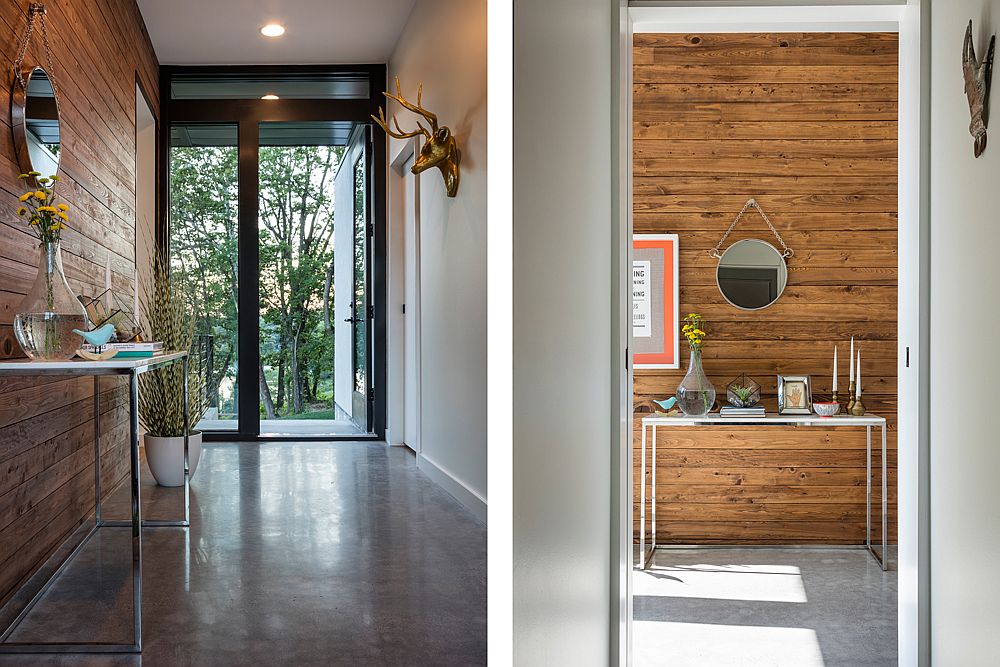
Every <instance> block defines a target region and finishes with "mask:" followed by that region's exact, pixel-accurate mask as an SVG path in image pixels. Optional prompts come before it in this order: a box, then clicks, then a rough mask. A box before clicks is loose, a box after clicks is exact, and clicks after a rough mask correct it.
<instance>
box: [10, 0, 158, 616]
mask: <svg viewBox="0 0 1000 667" xmlns="http://www.w3.org/2000/svg"><path fill="white" fill-rule="evenodd" d="M28 5H29V2H28V0H16V1H15V0H0V29H2V31H3V33H4V35H5V37H4V39H3V40H2V42H0V54H2V59H3V61H2V66H3V72H4V73H5V74H4V78H3V81H2V83H3V85H2V86H0V357H2V358H10V357H17V356H23V355H22V352H21V350H20V348H19V347H18V345H17V342H16V340H15V339H14V337H13V331H12V329H11V323H12V322H13V318H14V313H15V312H16V310H17V306H18V304H19V302H20V300H21V298H22V296H23V295H24V294H25V292H26V291H27V290H28V288H29V286H30V285H31V283H32V281H33V280H34V276H35V267H36V260H37V252H38V251H37V249H36V243H35V242H34V241H33V238H32V237H31V236H29V235H28V233H27V232H26V230H25V229H24V225H23V223H20V222H19V221H18V219H17V216H16V215H14V211H15V208H16V202H17V196H18V195H19V194H20V193H21V192H22V190H21V183H20V181H18V180H17V175H18V173H20V170H19V169H18V167H17V163H16V159H15V156H14V150H13V146H12V143H11V131H10V84H11V82H12V80H13V75H12V66H13V60H14V58H15V57H16V55H17V54H16V49H17V43H18V40H19V38H20V36H21V35H22V33H23V31H24V28H25V25H26V24H27V8H28ZM46 5H47V7H48V23H49V37H50V41H51V46H52V51H53V60H54V65H55V70H56V71H55V78H56V85H57V86H58V90H59V107H60V112H61V140H62V150H61V163H60V176H61V178H62V181H61V182H60V184H59V188H58V190H59V193H60V194H61V195H62V196H63V197H65V198H66V200H67V202H68V203H69V204H70V206H72V212H71V213H72V218H71V220H72V223H71V229H70V230H68V231H67V232H65V235H64V240H63V253H64V255H63V260H64V264H65V268H66V271H67V274H68V278H69V282H70V286H71V287H72V288H73V289H74V290H75V291H76V292H77V293H79V294H86V295H91V296H92V295H96V294H98V293H100V292H101V291H103V289H104V281H105V266H106V262H107V260H108V257H109V254H110V257H111V263H112V269H113V284H114V287H115V289H116V290H117V291H119V292H120V293H121V294H122V295H123V296H124V297H125V298H127V299H131V294H132V276H133V273H134V266H135V176H134V173H135V83H136V77H137V76H138V78H139V79H140V80H141V82H142V85H143V88H144V90H145V91H146V93H147V95H148V96H149V97H150V99H151V101H152V103H153V105H154V108H155V107H156V106H157V105H158V93H159V82H158V76H159V75H158V72H159V64H158V62H157V60H156V56H155V54H154V52H153V47H152V44H151V42H150V40H149V36H148V34H147V33H146V29H145V26H144V24H143V22H142V18H141V16H140V14H139V9H138V7H137V6H136V4H135V0H87V2H80V1H79V0H47V1H46ZM44 57H45V56H44V49H43V47H42V42H41V36H40V34H38V33H37V32H36V33H35V37H33V39H32V43H31V46H30V47H29V49H28V55H27V57H26V58H25V62H26V63H29V62H30V63H44ZM102 394H103V398H102V407H103V410H104V414H103V416H102V421H101V424H102V432H103V434H104V437H103V438H102V452H103V454H102V460H103V464H102V471H103V473H104V474H103V475H102V484H103V488H105V489H110V488H111V487H112V486H113V485H114V484H115V483H116V482H117V481H120V480H121V479H122V478H123V476H124V475H125V474H126V473H127V470H128V456H127V452H128V449H127V446H128V441H127V429H128V422H127V414H128V413H127V407H126V404H125V400H126V392H125V389H124V387H123V385H122V384H121V383H120V382H113V381H110V380H109V381H106V382H105V381H102ZM92 395H93V380H92V379H91V378H79V379H73V378H64V377H51V378H45V379H37V380H36V379H23V378H6V379H0V602H4V601H6V600H7V599H8V598H9V597H10V595H11V594H12V592H14V591H15V590H16V589H17V588H18V587H19V586H20V584H21V583H22V582H23V581H24V580H25V579H26V578H27V577H28V576H30V575H31V574H32V573H33V572H34V570H35V569H36V568H37V566H38V565H39V564H40V563H41V562H42V561H44V559H45V558H46V557H47V556H48V555H49V554H50V553H51V552H52V551H53V549H54V548H56V547H57V546H58V545H59V544H60V543H61V542H62V541H63V540H64V539H65V538H66V537H67V536H68V535H69V534H70V533H71V532H72V531H73V530H74V529H75V528H76V527H77V526H78V525H80V523H81V522H82V520H83V519H84V518H85V517H86V516H87V515H88V514H89V513H90V512H92V510H93V506H94V450H93V447H94V435H93V434H94V422H93V418H94V415H93V412H94V408H93V399H92Z"/></svg>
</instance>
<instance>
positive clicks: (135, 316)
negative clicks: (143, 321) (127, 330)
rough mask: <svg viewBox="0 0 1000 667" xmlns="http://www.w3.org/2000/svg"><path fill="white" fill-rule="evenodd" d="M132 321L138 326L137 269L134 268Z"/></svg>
mask: <svg viewBox="0 0 1000 667" xmlns="http://www.w3.org/2000/svg"><path fill="white" fill-rule="evenodd" d="M132 319H133V320H135V325H136V326H139V267H138V266H137V267H135V277H134V279H133V285H132Z"/></svg>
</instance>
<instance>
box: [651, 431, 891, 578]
mask: <svg viewBox="0 0 1000 667" xmlns="http://www.w3.org/2000/svg"><path fill="white" fill-rule="evenodd" d="M736 425H740V426H818V427H820V428H843V427H851V426H852V427H857V428H861V427H863V428H864V429H865V431H866V433H867V437H868V444H867V447H866V450H867V456H866V461H867V465H866V472H867V475H866V478H867V496H866V511H865V526H866V529H865V547H866V548H867V549H868V552H869V553H871V555H872V556H873V557H874V558H875V560H876V561H878V564H879V565H880V566H882V570H883V571H884V570H886V569H887V565H886V562H885V552H886V542H887V539H886V524H887V515H888V500H887V497H886V490H887V484H886V459H885V417H878V416H875V415H865V416H863V417H855V416H853V415H835V416H833V417H819V416H816V415H765V416H763V417H722V416H720V415H718V414H710V415H704V416H702V417H689V416H686V415H680V416H677V417H658V416H650V417H643V419H642V454H641V457H640V458H641V468H642V473H641V477H640V481H639V485H640V498H641V500H640V503H639V562H640V567H641V568H642V569H644V570H645V569H646V568H647V567H648V566H649V561H650V558H651V557H652V555H653V553H655V552H656V549H657V544H656V429H657V428H658V427H660V428H662V427H667V428H669V427H671V426H736ZM872 427H879V428H881V429H882V552H881V553H878V552H877V551H875V549H874V548H873V547H872V539H871V537H872ZM647 429H652V443H653V451H652V456H653V474H652V478H651V480H650V482H651V486H652V503H651V508H650V509H651V514H652V516H651V520H652V539H651V545H650V547H649V550H648V551H647V549H646V431H647Z"/></svg>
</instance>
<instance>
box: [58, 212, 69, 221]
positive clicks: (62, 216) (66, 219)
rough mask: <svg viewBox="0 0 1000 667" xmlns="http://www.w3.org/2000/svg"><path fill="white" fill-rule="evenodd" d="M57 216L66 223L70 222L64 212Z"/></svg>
mask: <svg viewBox="0 0 1000 667" xmlns="http://www.w3.org/2000/svg"><path fill="white" fill-rule="evenodd" d="M56 215H58V216H59V217H60V218H62V219H63V220H65V221H66V222H69V216H68V215H66V214H65V213H63V212H62V211H59V212H58V213H56Z"/></svg>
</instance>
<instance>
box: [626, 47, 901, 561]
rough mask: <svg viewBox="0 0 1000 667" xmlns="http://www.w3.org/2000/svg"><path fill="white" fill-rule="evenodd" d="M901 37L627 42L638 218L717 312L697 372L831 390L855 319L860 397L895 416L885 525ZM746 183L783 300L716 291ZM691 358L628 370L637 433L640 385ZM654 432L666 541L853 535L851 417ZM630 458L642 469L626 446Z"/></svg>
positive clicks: (650, 394)
mask: <svg viewBox="0 0 1000 667" xmlns="http://www.w3.org/2000/svg"><path fill="white" fill-rule="evenodd" d="M897 47H898V44H897V39H896V35H894V34H888V33H887V34H882V33H753V34H677V35H667V34H642V35H636V36H635V48H634V52H633V55H634V82H635V85H634V88H633V101H634V111H633V113H634V116H633V139H634V142H633V148H634V156H633V158H634V162H633V167H634V191H633V204H634V227H635V231H636V232H637V233H677V234H679V235H680V253H679V254H680V300H681V306H680V308H681V312H682V314H683V313H687V312H692V311H694V312H699V313H701V314H702V315H704V316H705V317H706V318H708V320H709V322H710V335H709V338H708V342H707V344H706V345H705V348H704V352H703V355H704V367H705V371H706V373H707V375H708V376H709V378H710V379H711V380H712V382H713V383H714V384H715V386H716V389H717V390H718V391H719V393H720V399H722V400H724V395H725V386H726V384H727V383H728V382H729V381H730V380H732V379H733V378H735V377H736V376H738V375H739V374H740V373H744V372H745V373H747V374H748V375H750V376H751V377H753V378H755V379H756V380H757V381H758V382H760V384H761V386H762V395H763V399H762V403H763V404H764V406H765V407H766V408H767V410H768V411H769V412H775V411H776V410H777V379H776V376H777V375H778V374H779V373H785V374H810V375H812V377H813V382H814V392H815V393H816V394H817V395H818V396H821V397H822V396H829V393H830V366H831V363H832V356H833V346H834V345H835V344H838V345H840V359H841V367H840V382H841V393H842V394H843V393H845V391H846V386H847V352H848V350H847V341H848V340H849V338H850V336H852V335H853V336H855V337H856V339H857V341H858V344H859V345H860V347H861V349H862V350H863V358H864V377H865V403H866V405H867V406H868V409H869V410H870V411H871V412H873V413H876V414H881V415H885V416H886V417H887V418H888V420H889V424H890V428H889V431H888V434H887V443H888V447H889V455H888V457H887V465H888V467H889V471H888V472H889V474H888V476H887V477H888V483H889V493H888V496H889V498H888V501H889V509H890V518H891V523H890V535H891V536H893V537H894V536H895V523H894V522H895V514H896V511H895V507H896V506H895V500H896V490H895V479H896V472H895V465H896V453H895V448H896V431H895V413H896V383H897V379H896V374H897V373H896V363H897V339H896V335H897V333H896V304H897V300H898V289H897V279H898V260H897V245H898V238H897V232H898V216H897V207H898V202H897V144H896V139H897V114H898V108H897V105H898V86H897V81H896V59H897ZM750 197H755V198H756V199H757V201H758V202H759V203H760V204H761V206H762V207H763V208H764V210H765V211H767V213H768V215H769V217H770V218H771V220H772V222H773V223H774V225H775V227H776V228H777V229H778V230H779V232H780V233H781V235H782V238H783V239H784V240H785V242H786V243H787V244H788V245H789V246H790V247H791V248H793V249H794V251H795V255H794V256H793V257H792V258H790V259H789V261H788V270H789V278H788V286H787V288H786V290H785V292H784V294H783V295H782V297H781V299H780V300H779V301H778V302H777V303H775V304H774V305H773V306H771V307H769V308H766V309H764V310H761V311H756V312H746V311H742V310H738V309H736V308H734V307H733V306H731V305H729V304H728V303H727V302H726V300H725V299H724V298H723V297H722V295H721V294H720V293H719V290H718V287H717V285H716V280H715V267H716V260H713V259H712V258H711V257H709V256H708V254H707V253H706V251H707V250H708V249H709V248H712V247H713V246H715V244H716V243H717V242H718V240H719V238H720V237H721V236H722V233H723V232H724V231H725V230H726V228H727V227H728V226H729V223H730V222H732V219H733V217H734V216H735V215H736V212H737V211H739V210H740V208H741V207H742V206H743V204H744V203H745V202H746V200H747V199H748V198H750ZM744 238H764V239H766V240H768V241H771V242H772V243H776V241H774V240H773V236H772V235H771V234H770V232H769V231H768V230H767V227H766V226H765V225H764V223H763V221H762V220H761V219H760V218H759V216H757V215H756V213H753V212H751V213H750V214H749V215H748V217H747V218H746V219H745V220H744V221H743V222H742V223H741V225H740V226H739V227H737V228H736V230H735V231H734V232H733V234H732V235H731V237H730V239H729V240H728V241H727V244H728V243H732V242H735V241H738V240H741V239H744ZM682 354H684V355H686V346H683V345H682ZM684 360H685V361H686V356H685V358H684ZM683 365H684V366H685V367H686V363H685V364H683ZM685 370H686V368H682V369H681V370H680V371H670V370H637V371H636V372H635V382H634V400H635V406H636V409H637V411H638V412H637V414H636V416H635V420H634V422H633V429H634V433H635V435H636V445H638V436H639V433H640V431H639V423H640V422H639V419H640V418H641V416H642V414H645V413H646V412H645V411H649V410H651V409H652V403H651V400H652V399H653V398H664V397H666V396H670V395H672V394H673V393H674V391H675V390H676V387H677V383H678V382H679V381H680V379H681V378H682V377H683V374H684V371H685ZM873 440H874V442H873V446H874V450H875V453H874V457H873V465H874V466H875V471H876V475H875V482H874V491H875V503H876V510H877V509H878V506H879V504H880V502H881V498H880V494H881V488H880V481H881V480H880V477H879V475H880V465H881V459H880V452H879V451H878V448H879V445H880V440H879V435H878V432H877V431H876V432H875V433H873ZM657 441H658V443H657V444H658V451H657V455H656V474H657V486H658V488H657V497H658V499H659V501H660V505H659V512H658V520H657V526H656V530H657V537H658V539H659V540H660V541H661V542H664V543H669V542H685V543H692V542H693V543H715V542H718V543H723V542H732V543H741V542H747V543H795V542H819V543H861V542H863V540H864V527H865V435H864V430H863V429H861V430H847V429H832V428H831V429H829V430H827V429H818V428H787V429H786V428H768V429H761V428H753V427H739V426H733V427H731V428H712V429H705V428H698V429H690V428H687V429H685V428H675V429H659V431H658V434H657ZM650 455H651V454H650ZM634 464H635V470H634V472H635V475H636V479H638V475H639V473H640V469H639V452H638V451H636V452H635V456H634ZM651 481H652V474H651V472H650V473H648V474H647V483H649V482H651ZM634 494H635V499H636V501H637V502H636V506H635V507H636V512H638V497H639V496H638V488H636V489H634ZM636 516H638V514H636ZM876 516H877V511H876ZM877 523H878V521H877V519H876V524H877Z"/></svg>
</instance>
